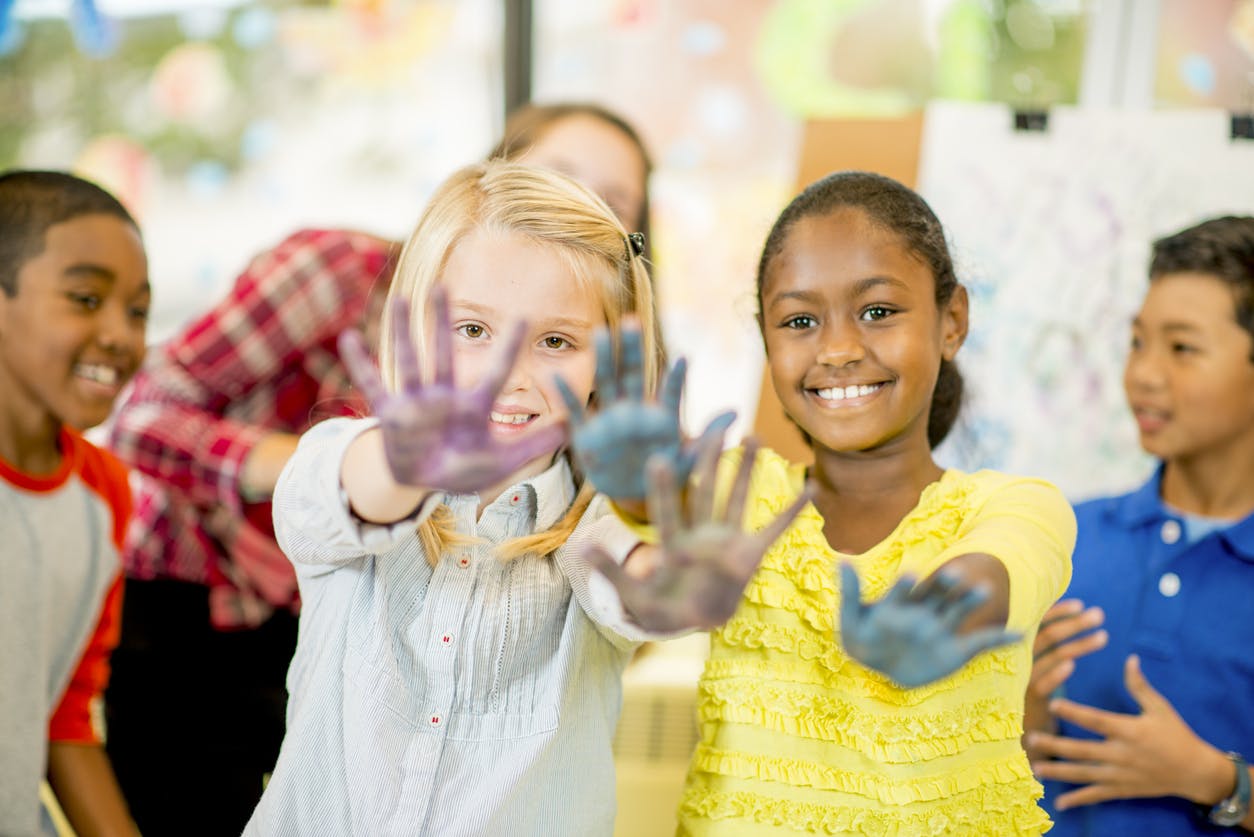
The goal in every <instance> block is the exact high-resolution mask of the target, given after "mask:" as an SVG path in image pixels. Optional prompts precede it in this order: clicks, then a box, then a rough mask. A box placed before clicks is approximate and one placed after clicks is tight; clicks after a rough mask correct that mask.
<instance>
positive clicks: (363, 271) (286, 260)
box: [110, 230, 388, 512]
mask: <svg viewBox="0 0 1254 837" xmlns="http://www.w3.org/2000/svg"><path fill="white" fill-rule="evenodd" d="M387 255H388V251H387V248H386V246H385V245H384V244H383V243H382V242H380V241H379V240H377V239H374V238H372V237H369V236H366V235H363V234H358V233H350V232H345V231H338V230H304V231H301V232H299V233H296V234H295V235H293V236H291V237H289V238H288V239H286V240H284V241H283V242H282V243H281V244H279V245H278V246H277V247H275V248H274V249H273V250H271V251H269V252H267V253H264V254H262V255H261V256H258V257H257V258H256V259H254V260H253V261H252V263H251V264H250V265H249V266H248V268H247V269H246V270H245V271H244V272H243V273H242V274H241V275H240V276H239V277H238V278H237V279H236V281H235V283H234V285H233V286H232V288H231V290H230V292H229V293H228V294H227V296H226V297H225V298H224V299H222V300H221V301H220V302H219V303H218V304H217V305H215V306H214V307H213V308H212V309H211V310H210V311H209V312H208V313H206V314H205V315H204V316H202V317H201V318H200V319H198V320H196V321H195V322H193V323H192V324H191V325H190V326H189V327H188V328H187V329H185V330H184V331H183V333H182V334H181V335H179V336H178V337H176V338H175V339H174V340H172V341H171V342H170V343H169V344H167V345H166V346H165V347H164V348H163V349H162V350H161V351H160V352H159V353H157V354H156V355H155V357H154V358H153V359H152V361H151V362H150V363H149V365H148V366H147V367H146V368H145V369H144V370H143V371H142V372H141V373H140V375H139V376H138V377H137V379H136V381H135V384H134V386H133V388H132V390H131V393H130V395H129V397H128V399H127V402H126V404H125V406H124V407H123V409H121V410H119V411H118V414H117V417H116V419H115V421H114V424H113V427H112V430H111V434H110V446H111V447H112V448H113V449H114V450H115V451H116V452H117V453H118V454H119V456H121V457H122V458H123V459H124V460H125V461H127V462H129V463H130V464H131V465H133V466H134V467H136V468H138V469H140V470H142V471H143V472H144V473H146V474H149V475H151V476H153V477H156V478H158V479H161V480H162V481H164V482H166V483H168V484H170V485H172V486H174V487H176V488H177V489H178V490H179V491H180V492H182V493H183V494H184V495H186V496H187V497H188V498H189V499H190V501H191V502H193V503H194V504H196V505H198V506H201V507H205V508H209V507H212V506H215V505H219V504H220V505H225V506H227V507H228V508H230V509H232V510H233V511H237V512H238V511H240V510H241V499H240V490H239V479H240V474H241V472H242V467H243V463H244V460H245V459H246V458H247V456H248V454H249V452H250V451H251V450H252V448H253V446H254V445H256V443H257V442H258V441H259V440H260V439H261V438H262V437H263V436H265V435H266V434H267V433H268V432H270V431H269V429H268V428H266V427H264V426H258V425H255V424H250V423H247V422H242V421H239V420H235V419H232V418H229V417H228V416H227V415H226V413H227V409H228V407H229V406H230V405H231V403H232V402H234V401H235V400H237V399H239V398H241V397H243V396H244V395H245V394H247V393H249V392H250V391H252V390H254V389H255V388H257V387H260V386H265V385H268V384H269V383H271V382H272V381H274V380H275V379H276V378H277V377H278V376H280V375H281V373H282V372H283V370H284V369H285V368H287V367H289V366H290V365H292V364H295V363H299V361H300V359H301V358H302V357H304V356H305V355H306V354H307V353H308V352H309V351H310V350H311V349H313V348H314V347H316V346H319V345H324V344H325V345H333V344H334V341H335V339H336V337H337V335H339V333H340V332H341V331H343V330H345V329H347V328H350V327H352V326H356V325H358V324H359V323H360V321H361V318H362V315H363V312H364V311H365V307H366V303H367V299H368V297H369V293H370V290H371V288H372V286H373V285H374V284H375V283H376V282H377V281H379V277H380V276H381V275H382V274H383V272H384V271H385V269H386V266H387ZM276 397H277V396H276Z"/></svg>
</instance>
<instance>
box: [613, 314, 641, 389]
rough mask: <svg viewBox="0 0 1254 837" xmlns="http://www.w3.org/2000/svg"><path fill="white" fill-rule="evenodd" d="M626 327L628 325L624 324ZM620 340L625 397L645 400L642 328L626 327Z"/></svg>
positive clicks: (619, 366)
mask: <svg viewBox="0 0 1254 837" xmlns="http://www.w3.org/2000/svg"><path fill="white" fill-rule="evenodd" d="M624 325H625V326H626V324H624ZM621 334H622V336H621V337H620V338H619V362H618V368H619V370H620V375H621V380H622V387H623V388H622V394H623V397H624V398H626V399H628V400H630V401H643V400H644V362H643V357H644V350H643V348H642V346H641V338H640V327H639V326H638V325H637V326H635V327H634V328H627V327H625V328H624V329H623V331H622V332H621Z"/></svg>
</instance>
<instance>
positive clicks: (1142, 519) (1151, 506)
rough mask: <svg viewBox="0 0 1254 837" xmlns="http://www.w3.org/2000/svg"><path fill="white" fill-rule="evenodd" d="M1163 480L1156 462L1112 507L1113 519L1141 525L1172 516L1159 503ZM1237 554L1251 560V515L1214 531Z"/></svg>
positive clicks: (1253, 534)
mask: <svg viewBox="0 0 1254 837" xmlns="http://www.w3.org/2000/svg"><path fill="white" fill-rule="evenodd" d="M1162 483H1163V465H1162V463H1161V462H1160V463H1159V464H1158V467H1157V468H1156V469H1154V475H1153V476H1151V477H1150V478H1149V479H1148V480H1147V481H1146V482H1145V484H1144V485H1142V486H1141V487H1140V488H1138V489H1137V490H1136V491H1134V492H1132V493H1131V494H1127V495H1124V497H1122V498H1121V499H1120V501H1119V504H1118V506H1117V508H1116V509H1115V516H1116V518H1117V519H1118V520H1119V521H1120V522H1121V523H1123V524H1124V525H1125V526H1129V527H1130V526H1143V525H1145V524H1149V523H1157V522H1159V521H1162V520H1167V519H1168V518H1171V519H1175V518H1176V517H1177V515H1173V514H1172V513H1171V511H1170V510H1169V509H1168V508H1167V506H1166V505H1165V504H1164V503H1163V500H1162V493H1161V491H1160V489H1161V488H1162ZM1218 535H1219V537H1220V538H1222V539H1223V540H1224V541H1225V542H1226V543H1227V544H1228V545H1229V546H1230V547H1232V549H1233V551H1234V552H1236V553H1237V555H1238V557H1240V558H1243V559H1244V560H1246V561H1254V514H1250V515H1248V516H1247V517H1246V518H1245V519H1243V520H1239V521H1237V522H1236V523H1234V524H1232V525H1231V526H1229V527H1228V528H1226V529H1223V530H1221V531H1220V532H1218Z"/></svg>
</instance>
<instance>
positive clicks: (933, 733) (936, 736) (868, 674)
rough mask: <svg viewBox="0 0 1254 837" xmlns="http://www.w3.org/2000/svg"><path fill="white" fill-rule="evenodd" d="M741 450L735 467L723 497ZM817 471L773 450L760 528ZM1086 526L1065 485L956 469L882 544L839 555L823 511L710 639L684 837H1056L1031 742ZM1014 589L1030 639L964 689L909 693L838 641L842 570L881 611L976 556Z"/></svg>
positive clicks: (953, 682) (757, 491)
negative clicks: (995, 565) (891, 598)
mask: <svg viewBox="0 0 1254 837" xmlns="http://www.w3.org/2000/svg"><path fill="white" fill-rule="evenodd" d="M740 455H741V452H740V451H731V452H729V453H728V454H727V455H726V456H725V457H724V461H723V463H722V466H721V467H722V470H721V474H720V477H721V479H722V484H723V487H724V488H726V486H727V483H728V482H730V478H731V475H732V474H733V473H734V469H735V468H736V467H737V466H738V465H739V461H740ZM803 479H804V471H803V469H802V467H801V466H799V465H792V464H790V463H788V462H787V461H786V460H784V459H783V458H781V457H780V456H778V455H777V454H774V453H772V452H770V451H762V452H761V453H760V454H759V456H758V461H757V462H756V463H755V466H754V473H753V481H752V486H751V492H750V500H749V504H748V507H747V509H746V513H745V516H746V525H747V527H748V528H750V529H752V530H756V529H760V528H762V527H763V526H764V525H765V524H766V523H767V522H768V521H769V520H771V519H772V518H774V517H775V516H776V515H777V514H779V513H780V512H781V511H783V510H784V509H785V508H786V507H787V506H788V505H789V503H790V502H791V501H792V500H793V498H795V497H796V496H797V494H798V493H799V492H800V490H801V486H802V484H803ZM1074 542H1075V518H1074V515H1073V514H1072V511H1071V507H1070V505H1069V504H1068V503H1067V501H1066V499H1065V498H1064V497H1063V496H1062V494H1061V493H1060V492H1059V491H1058V489H1057V488H1055V487H1054V486H1052V485H1050V484H1049V483H1046V482H1042V481H1040V480H1033V479H1024V478H1019V477H1012V476H1007V475H1005V474H1001V473H997V472H993V471H980V472H977V473H972V474H967V473H962V472H960V471H953V470H950V471H946V472H945V474H944V476H943V477H942V478H941V479H940V480H939V481H937V482H935V483H933V484H932V485H930V486H928V487H927V488H926V489H925V490H924V491H923V494H922V496H921V497H920V498H919V503H918V505H917V506H916V507H915V508H914V509H913V510H912V511H911V512H910V513H909V514H908V515H906V517H905V518H903V519H902V521H901V522H900V523H899V524H898V525H897V528H896V529H895V530H894V531H893V533H892V534H891V535H889V536H888V537H887V538H886V539H885V540H884V541H882V542H881V543H879V544H878V545H876V546H875V547H873V548H872V549H871V550H869V551H868V552H866V553H864V554H862V555H852V556H851V555H841V554H839V553H837V552H835V551H834V550H833V549H832V548H831V547H830V546H829V545H828V543H827V540H826V538H825V537H824V535H823V520H822V518H821V517H820V516H819V514H818V512H817V511H816V510H815V508H814V506H813V505H811V506H807V507H806V508H805V510H803V511H802V512H801V514H800V515H799V516H798V518H797V520H796V521H795V522H794V523H793V525H792V526H791V527H790V528H789V530H788V531H787V532H786V533H785V534H784V535H783V536H781V537H780V539H779V540H778V541H776V542H775V544H774V545H773V546H772V548H771V549H770V551H769V552H767V554H766V557H765V559H764V560H763V563H762V566H761V569H760V570H759V571H758V573H757V575H756V576H755V578H754V579H753V581H752V582H751V583H750V585H749V587H748V588H747V589H746V590H745V595H744V599H743V600H742V602H741V604H740V608H739V610H738V611H737V613H736V615H735V616H734V617H733V618H732V619H731V620H730V621H729V622H728V623H727V624H726V625H725V626H723V627H722V628H721V629H720V630H718V631H716V632H714V633H713V634H712V637H711V655H710V659H709V662H708V663H707V665H706V667H705V671H704V673H703V675H702V677H701V683H700V693H699V697H698V712H699V718H700V723H701V740H700V742H699V743H698V745H697V749H696V752H695V754H694V755H693V759H692V764H691V767H690V769H689V773H688V780H687V784H686V786H685V790H684V795H683V801H682V804H681V808H680V812H679V817H680V825H679V834H680V835H694V837H695V836H696V835H701V836H703V835H719V837H732V836H733V835H754V837H758V835H771V834H866V835H912V837H913V835H957V834H986V835H998V837H1004V835H1014V834H1040V833H1042V832H1043V831H1045V830H1047V829H1048V828H1049V826H1050V821H1049V818H1048V816H1046V814H1045V812H1044V811H1043V810H1042V809H1041V808H1040V807H1039V806H1038V805H1037V800H1038V799H1040V798H1041V794H1042V790H1041V786H1040V784H1039V783H1037V781H1036V780H1035V779H1034V778H1033V776H1032V773H1031V770H1030V769H1029V766H1028V761H1027V757H1026V755H1025V754H1024V752H1023V750H1022V748H1021V746H1020V743H1019V738H1020V735H1021V733H1022V730H1023V696H1024V690H1025V688H1026V686H1027V682H1028V675H1029V673H1030V671H1031V666H1032V640H1033V637H1034V636H1035V633H1036V627H1037V623H1038V622H1039V621H1040V618H1041V616H1042V615H1043V614H1044V612H1045V610H1046V609H1047V608H1048V607H1049V606H1050V605H1051V604H1052V603H1053V602H1054V601H1055V600H1056V599H1057V598H1058V597H1059V596H1060V595H1061V594H1062V592H1063V590H1065V589H1066V586H1067V583H1068V581H1069V579H1070V575H1071V550H1072V547H1073V546H1074ZM971 552H983V553H988V554H991V555H994V556H996V557H997V558H999V559H1000V560H1001V561H1003V562H1004V563H1005V565H1006V569H1007V571H1008V573H1009V575H1010V617H1009V620H1008V626H1009V627H1010V628H1011V629H1012V630H1018V631H1022V632H1023V634H1024V638H1023V639H1022V640H1021V641H1020V642H1018V643H1016V644H1015V645H1012V646H1007V647H1004V648H1000V649H996V650H993V651H989V652H985V653H983V654H981V655H979V656H978V657H976V658H975V659H974V660H972V661H971V662H970V663H968V664H967V665H966V666H965V667H964V668H962V669H961V670H959V671H958V672H955V673H954V674H953V675H951V676H949V677H948V678H946V679H944V680H941V681H938V682H936V683H933V684H930V685H928V686H923V687H920V688H916V689H904V688H901V687H898V686H897V685H895V684H894V683H893V682H892V681H891V680H889V679H888V678H886V677H884V676H882V675H880V674H878V673H876V672H873V671H871V670H870V669H867V668H865V667H863V666H862V665H860V664H859V663H857V662H855V661H854V660H852V659H850V658H849V657H848V656H847V655H846V654H845V653H844V651H843V650H842V649H841V646H840V643H839V642H838V638H837V632H838V630H839V618H838V616H837V613H836V608H837V603H838V601H839V599H840V593H839V579H838V575H837V567H838V562H840V561H842V560H844V561H850V562H852V563H853V565H854V566H855V567H856V569H857V571H858V575H859V578H860V580H861V585H862V589H863V595H864V598H865V600H867V601H871V600H875V599H878V598H880V597H881V596H883V595H884V593H886V592H887V591H888V589H889V587H891V586H892V584H893V583H894V582H895V581H896V580H897V579H898V578H899V577H900V576H901V575H903V574H905V573H911V574H913V575H915V576H916V577H920V578H921V577H923V576H926V575H928V574H929V573H931V572H932V571H934V570H935V569H936V568H937V567H939V566H941V565H942V564H944V563H945V562H946V561H948V560H949V559H951V558H953V557H955V556H957V555H962V554H966V553H971Z"/></svg>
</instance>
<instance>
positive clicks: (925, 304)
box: [762, 207, 967, 452]
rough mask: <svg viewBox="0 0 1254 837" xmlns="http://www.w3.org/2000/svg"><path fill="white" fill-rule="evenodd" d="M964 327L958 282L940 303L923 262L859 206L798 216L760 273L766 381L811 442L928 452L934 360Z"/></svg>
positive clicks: (952, 350) (947, 352) (956, 343)
mask: <svg viewBox="0 0 1254 837" xmlns="http://www.w3.org/2000/svg"><path fill="white" fill-rule="evenodd" d="M966 329H967V298H966V294H965V292H964V291H962V289H961V288H959V289H958V290H957V291H956V292H955V293H954V294H953V296H952V297H951V298H950V300H949V302H948V303H946V304H945V305H944V306H943V309H942V310H939V311H938V309H937V304H936V287H935V282H934V279H933V277H932V273H931V270H930V268H929V267H928V266H927V264H926V263H925V262H924V261H923V260H922V259H921V258H919V257H918V256H917V255H915V254H914V253H913V252H911V250H910V249H909V248H908V247H907V246H906V245H905V242H904V240H903V239H902V238H901V237H900V236H899V235H897V234H896V233H894V232H892V231H891V230H889V229H887V228H885V227H884V226H882V225H880V224H877V223H875V222H873V221H872V220H871V219H870V218H869V217H868V216H867V214H866V213H865V212H863V211H862V210H860V209H857V208H851V207H844V208H840V209H837V210H835V211H832V212H829V213H827V214H822V215H811V216H806V217H803V218H801V219H799V220H798V221H797V222H796V223H795V224H794V225H793V227H792V229H791V230H789V232H788V233H787V238H786V239H785V241H784V243H783V246H782V247H781V248H780V250H779V252H778V253H777V255H776V256H775V257H774V258H773V259H772V261H771V263H770V265H769V268H768V270H767V272H766V274H765V276H764V279H763V286H762V333H763V337H764V340H765V342H766V354H767V359H768V363H769V364H770V369H771V379H772V382H773V383H774V385H775V390H776V392H777V393H778V394H779V398H780V402H781V403H782V405H783V407H784V410H785V411H786V412H787V413H788V415H789V416H790V417H791V418H792V419H793V420H794V421H795V422H797V424H798V425H800V427H801V429H802V430H803V431H804V432H805V433H806V434H808V435H809V436H810V438H811V440H812V443H813V444H814V445H815V446H816V448H823V449H827V450H829V451H840V452H855V451H874V450H878V449H881V448H883V447H884V446H886V445H890V444H892V445H894V446H896V444H918V445H920V446H921V447H922V449H923V450H925V451H926V450H928V449H929V446H928V439H927V425H928V414H929V411H930V408H931V402H932V392H933V390H934V389H935V386H936V379H937V374H938V372H939V369H940V363H941V360H942V358H943V359H946V360H952V359H953V357H954V355H956V354H957V352H958V348H959V347H960V346H961V345H962V341H963V339H964V338H965V337H966Z"/></svg>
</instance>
